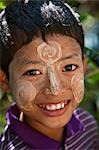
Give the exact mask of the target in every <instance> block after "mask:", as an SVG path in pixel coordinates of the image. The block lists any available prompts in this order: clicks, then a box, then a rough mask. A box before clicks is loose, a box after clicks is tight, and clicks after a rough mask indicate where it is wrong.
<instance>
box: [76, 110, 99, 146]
mask: <svg viewBox="0 0 99 150" xmlns="http://www.w3.org/2000/svg"><path fill="white" fill-rule="evenodd" d="M76 114H77V115H78V118H79V119H80V121H81V123H82V124H83V126H84V132H83V134H82V137H83V138H85V139H86V141H87V140H88V141H91V142H93V146H94V147H95V148H96V149H97V148H99V144H98V143H99V142H98V140H99V133H98V132H99V129H98V125H97V122H96V120H95V118H94V117H93V116H92V115H91V114H90V113H89V112H87V111H86V110H84V109H82V108H78V109H77V110H76Z"/></svg>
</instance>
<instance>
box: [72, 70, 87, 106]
mask: <svg viewBox="0 0 99 150" xmlns="http://www.w3.org/2000/svg"><path fill="white" fill-rule="evenodd" d="M71 88H72V92H73V95H74V99H75V101H76V102H77V103H80V102H81V101H82V99H83V97H84V77H83V75H82V73H77V74H75V75H74V76H73V77H72V79H71Z"/></svg>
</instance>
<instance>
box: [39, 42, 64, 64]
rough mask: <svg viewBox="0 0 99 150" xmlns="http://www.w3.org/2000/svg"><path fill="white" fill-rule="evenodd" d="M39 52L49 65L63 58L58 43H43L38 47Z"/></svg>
mask: <svg viewBox="0 0 99 150" xmlns="http://www.w3.org/2000/svg"><path fill="white" fill-rule="evenodd" d="M37 52H38V54H39V56H40V58H41V60H43V61H44V62H46V63H47V65H51V64H53V63H54V62H56V61H57V60H59V59H60V58H61V56H62V50H61V46H60V44H58V43H57V42H56V41H49V42H48V44H47V43H45V42H43V43H42V44H40V45H39V46H38V47H37Z"/></svg>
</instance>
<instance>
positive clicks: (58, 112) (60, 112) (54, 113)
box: [39, 101, 70, 117]
mask: <svg viewBox="0 0 99 150" xmlns="http://www.w3.org/2000/svg"><path fill="white" fill-rule="evenodd" d="M69 103H70V101H69V102H68V104H66V105H65V107H64V108H61V109H59V110H54V111H47V110H46V109H43V108H39V109H40V111H41V112H43V113H44V114H45V115H47V116H48V117H57V116H61V115H63V114H64V113H65V112H66V110H67V107H68V105H69Z"/></svg>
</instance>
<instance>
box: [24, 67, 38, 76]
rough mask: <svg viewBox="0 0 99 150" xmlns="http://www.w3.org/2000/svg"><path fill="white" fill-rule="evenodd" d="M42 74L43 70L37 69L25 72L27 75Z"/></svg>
mask: <svg viewBox="0 0 99 150" xmlns="http://www.w3.org/2000/svg"><path fill="white" fill-rule="evenodd" d="M40 74H41V72H40V71H39V70H37V69H31V70H29V71H27V72H25V73H24V75H27V76H37V75H40Z"/></svg>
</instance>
